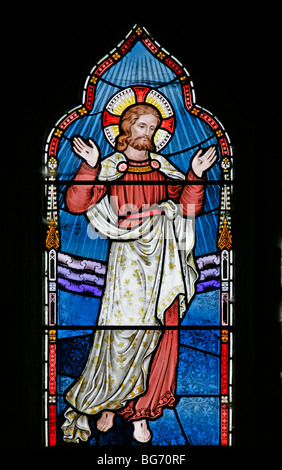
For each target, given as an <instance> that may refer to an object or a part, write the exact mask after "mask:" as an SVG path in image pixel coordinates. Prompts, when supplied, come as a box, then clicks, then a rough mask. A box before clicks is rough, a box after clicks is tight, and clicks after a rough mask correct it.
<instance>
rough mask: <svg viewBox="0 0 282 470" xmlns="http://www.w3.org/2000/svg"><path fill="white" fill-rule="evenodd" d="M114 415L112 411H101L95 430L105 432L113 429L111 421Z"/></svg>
mask: <svg viewBox="0 0 282 470" xmlns="http://www.w3.org/2000/svg"><path fill="white" fill-rule="evenodd" d="M114 416H115V414H114V413H113V412H112V411H103V413H102V416H101V418H100V419H98V421H97V429H98V430H99V431H102V432H107V431H108V430H109V429H111V428H112V427H113V420H114Z"/></svg>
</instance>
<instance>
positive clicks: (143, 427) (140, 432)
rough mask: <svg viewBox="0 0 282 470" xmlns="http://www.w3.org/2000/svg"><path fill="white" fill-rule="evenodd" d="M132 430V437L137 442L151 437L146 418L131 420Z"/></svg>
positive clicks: (147, 440)
mask: <svg viewBox="0 0 282 470" xmlns="http://www.w3.org/2000/svg"><path fill="white" fill-rule="evenodd" d="M133 426H134V431H133V437H134V438H135V439H136V441H138V442H143V443H145V442H149V440H150V439H151V437H152V436H151V433H150V430H149V428H148V425H147V421H146V419H141V420H140V421H133Z"/></svg>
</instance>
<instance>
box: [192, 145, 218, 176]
mask: <svg viewBox="0 0 282 470" xmlns="http://www.w3.org/2000/svg"><path fill="white" fill-rule="evenodd" d="M216 158H217V151H216V147H209V148H208V149H207V150H206V149H200V150H199V151H198V152H197V153H196V154H195V155H194V157H193V159H192V162H191V167H192V170H193V172H194V173H195V175H196V176H198V178H202V176H203V172H204V171H206V170H208V169H209V168H210V167H211V166H212V165H213V164H214V162H215V161H216Z"/></svg>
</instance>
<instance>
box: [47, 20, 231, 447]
mask: <svg viewBox="0 0 282 470" xmlns="http://www.w3.org/2000/svg"><path fill="white" fill-rule="evenodd" d="M172 52H173V51H172ZM123 136H124V138H121V137H123ZM232 163H233V157H232V147H231V144H230V140H229V137H228V134H227V132H226V130H225V129H224V127H223V124H222V123H221V122H220V121H219V120H218V119H217V118H216V117H215V116H214V115H213V114H212V113H211V112H209V111H207V110H206V109H204V108H202V107H201V106H199V105H198V104H197V103H196V98H195V92H194V86H193V82H192V79H191V77H190V75H189V73H188V71H187V70H186V68H185V67H184V66H183V65H182V64H181V63H180V62H179V61H178V60H177V59H176V58H175V57H174V56H173V55H171V54H170V53H169V52H168V51H166V50H165V49H163V48H162V46H161V45H160V44H158V43H157V42H156V41H155V40H154V39H153V38H152V37H151V36H150V34H149V33H148V32H147V30H146V29H145V28H144V27H141V26H135V27H134V28H133V29H132V31H131V32H130V33H129V34H128V36H127V37H126V38H125V39H124V40H123V41H121V43H120V44H119V45H118V46H117V47H116V49H114V50H113V51H112V52H111V53H109V54H108V55H107V56H106V57H104V58H103V59H101V60H100V62H99V63H98V64H96V65H95V66H94V67H93V68H92V70H91V71H90V73H89V75H88V77H87V79H86V81H85V86H84V92H83V98H82V103H81V105H79V106H78V107H77V108H75V109H72V110H71V111H69V112H68V113H67V114H65V115H64V116H62V118H61V119H60V120H59V121H58V122H57V123H56V124H55V125H54V127H53V129H52V130H51V132H50V133H49V136H48V138H47V141H46V146H45V156H44V165H45V174H44V187H45V217H46V220H47V225H48V227H47V233H46V246H45V277H44V292H45V295H44V332H45V333H44V344H45V348H44V351H45V356H44V377H45V380H44V392H45V407H44V413H45V416H44V419H45V421H44V435H45V438H44V444H45V446H47V447H53V446H57V447H61V446H67V445H72V444H75V445H81V444H82V443H83V445H84V446H88V447H91V446H92V447H93V446H104V445H111V446H117V445H130V446H134V445H138V444H140V443H141V444H142V445H153V446H154V445H155V446H168V445H181V446H187V445H192V446H203V445H205V446H206V445H208V446H230V445H232V406H231V405H232V377H233V374H232V370H233V365H232V364H233V362H232V361H233V322H234V319H233V316H234V309H233V304H234V298H233V297H234V285H233V261H234V260H233V251H232V231H231V198H232V181H233V178H232Z"/></svg>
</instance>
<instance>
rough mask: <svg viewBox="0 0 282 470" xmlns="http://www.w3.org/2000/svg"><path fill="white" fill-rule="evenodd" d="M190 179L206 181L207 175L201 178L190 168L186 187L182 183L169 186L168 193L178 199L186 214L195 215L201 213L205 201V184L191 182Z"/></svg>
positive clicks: (172, 197)
mask: <svg viewBox="0 0 282 470" xmlns="http://www.w3.org/2000/svg"><path fill="white" fill-rule="evenodd" d="M189 181H199V182H201V181H202V182H204V181H205V177H203V178H199V177H198V176H196V175H195V174H194V173H193V171H192V170H191V169H190V170H189V171H188V174H187V183H188V184H186V185H185V186H184V187H183V186H182V185H179V186H178V185H177V186H169V187H168V194H169V197H170V198H171V199H174V200H176V201H177V202H178V203H179V204H180V205H181V209H182V213H183V214H184V215H185V216H188V217H193V216H197V215H199V214H200V212H201V210H202V207H203V202H204V193H205V186H204V184H189Z"/></svg>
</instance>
